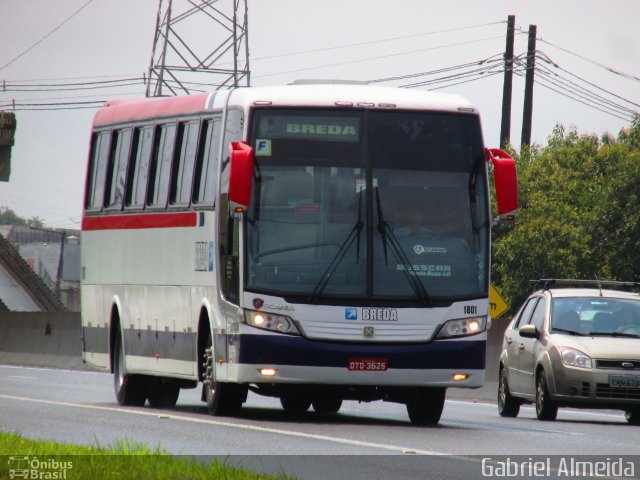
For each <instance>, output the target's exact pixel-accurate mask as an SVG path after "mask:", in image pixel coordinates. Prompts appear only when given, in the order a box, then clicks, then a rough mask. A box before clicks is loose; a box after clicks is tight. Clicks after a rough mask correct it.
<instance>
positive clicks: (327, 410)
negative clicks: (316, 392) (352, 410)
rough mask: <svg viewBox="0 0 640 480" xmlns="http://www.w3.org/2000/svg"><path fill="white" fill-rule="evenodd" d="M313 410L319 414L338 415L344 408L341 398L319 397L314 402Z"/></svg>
mask: <svg viewBox="0 0 640 480" xmlns="http://www.w3.org/2000/svg"><path fill="white" fill-rule="evenodd" d="M312 405H313V409H314V410H315V411H316V412H318V413H324V414H331V413H338V412H339V411H340V407H342V399H341V398H340V397H318V398H316V399H315V400H313V402H312Z"/></svg>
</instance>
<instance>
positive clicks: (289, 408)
mask: <svg viewBox="0 0 640 480" xmlns="http://www.w3.org/2000/svg"><path fill="white" fill-rule="evenodd" d="M280 405H282V408H284V411H285V412H289V413H304V412H306V411H307V410H309V407H310V406H311V400H310V399H309V398H307V397H305V396H304V395H296V394H295V393H286V394H283V395H282V396H280Z"/></svg>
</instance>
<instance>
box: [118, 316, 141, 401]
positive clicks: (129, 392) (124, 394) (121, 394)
mask: <svg viewBox="0 0 640 480" xmlns="http://www.w3.org/2000/svg"><path fill="white" fill-rule="evenodd" d="M116 328H117V331H116V339H115V340H116V341H115V344H114V352H113V388H114V391H115V394H116V400H117V401H118V404H119V405H122V406H131V407H142V406H144V404H145V402H146V400H147V381H146V380H147V379H146V378H145V377H144V376H142V375H129V374H128V373H127V369H126V367H125V353H124V340H123V338H122V334H121V333H120V327H119V326H116Z"/></svg>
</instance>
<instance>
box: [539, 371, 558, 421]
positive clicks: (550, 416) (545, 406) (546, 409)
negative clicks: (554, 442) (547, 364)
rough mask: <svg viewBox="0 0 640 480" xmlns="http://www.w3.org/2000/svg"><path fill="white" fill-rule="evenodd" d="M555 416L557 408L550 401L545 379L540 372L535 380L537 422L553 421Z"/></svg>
mask: <svg viewBox="0 0 640 480" xmlns="http://www.w3.org/2000/svg"><path fill="white" fill-rule="evenodd" d="M557 415H558V406H557V405H556V404H555V402H554V401H553V400H551V395H549V388H548V386H547V379H546V378H545V376H544V372H543V371H541V372H540V373H539V374H538V378H537V380H536V416H537V417H538V420H555V419H556V417H557Z"/></svg>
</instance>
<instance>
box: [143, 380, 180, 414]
mask: <svg viewBox="0 0 640 480" xmlns="http://www.w3.org/2000/svg"><path fill="white" fill-rule="evenodd" d="M179 396H180V387H179V386H178V385H177V384H175V383H171V382H167V383H165V382H163V381H162V380H160V381H158V382H157V383H155V384H154V385H152V386H151V388H149V393H148V395H147V399H148V400H149V406H150V407H151V408H161V409H171V408H174V407H175V406H176V402H177V401H178V397H179Z"/></svg>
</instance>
